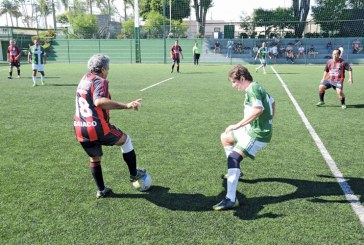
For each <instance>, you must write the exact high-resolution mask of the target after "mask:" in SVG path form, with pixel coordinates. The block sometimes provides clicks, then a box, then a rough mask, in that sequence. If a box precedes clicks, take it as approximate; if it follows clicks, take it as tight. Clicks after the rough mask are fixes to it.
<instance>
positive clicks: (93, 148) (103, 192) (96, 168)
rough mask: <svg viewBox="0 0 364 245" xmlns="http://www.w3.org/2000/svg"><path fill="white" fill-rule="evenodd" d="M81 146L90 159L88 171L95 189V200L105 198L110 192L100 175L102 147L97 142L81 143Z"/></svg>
mask: <svg viewBox="0 0 364 245" xmlns="http://www.w3.org/2000/svg"><path fill="white" fill-rule="evenodd" d="M81 146H82V148H83V149H84V150H85V152H86V153H87V155H88V156H89V157H90V171H91V175H92V178H93V179H94V181H95V184H96V187H97V192H96V198H101V197H105V196H107V195H108V194H109V193H111V192H112V190H111V189H110V188H109V187H108V186H106V185H105V183H104V178H103V175H102V167H101V157H102V154H103V153H102V147H101V145H100V144H98V143H97V142H81Z"/></svg>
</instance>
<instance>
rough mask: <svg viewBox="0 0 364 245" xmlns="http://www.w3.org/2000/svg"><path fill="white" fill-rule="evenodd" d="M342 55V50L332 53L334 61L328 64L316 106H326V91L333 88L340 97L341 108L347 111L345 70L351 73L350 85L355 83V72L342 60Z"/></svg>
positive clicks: (329, 61)
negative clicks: (344, 90) (344, 91)
mask: <svg viewBox="0 0 364 245" xmlns="http://www.w3.org/2000/svg"><path fill="white" fill-rule="evenodd" d="M340 55H341V52H340V50H339V49H334V51H332V59H330V60H328V61H327V63H326V66H325V71H324V75H323V77H322V80H321V83H320V86H319V97H320V101H319V102H318V103H317V104H316V106H322V105H324V104H325V102H324V96H325V90H326V89H328V88H333V89H335V90H336V92H337V95H338V96H339V99H340V102H341V108H342V109H346V104H345V95H344V93H343V89H344V80H345V70H347V71H349V80H348V81H349V83H350V84H352V83H353V70H352V68H351V66H350V64H349V63H348V62H347V61H345V60H343V59H342V58H340Z"/></svg>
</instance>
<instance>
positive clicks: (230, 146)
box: [224, 145, 234, 158]
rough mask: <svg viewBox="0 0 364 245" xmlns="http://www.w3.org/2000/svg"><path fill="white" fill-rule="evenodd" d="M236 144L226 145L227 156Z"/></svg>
mask: <svg viewBox="0 0 364 245" xmlns="http://www.w3.org/2000/svg"><path fill="white" fill-rule="evenodd" d="M233 149H234V146H232V145H229V146H224V150H225V154H226V158H228V156H229V155H230V153H231V152H232V151H233Z"/></svg>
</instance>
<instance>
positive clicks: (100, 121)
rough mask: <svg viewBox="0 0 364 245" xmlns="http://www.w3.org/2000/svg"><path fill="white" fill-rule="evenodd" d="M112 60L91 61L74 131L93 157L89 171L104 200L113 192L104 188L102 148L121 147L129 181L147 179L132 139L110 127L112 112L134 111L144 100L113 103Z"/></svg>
mask: <svg viewBox="0 0 364 245" xmlns="http://www.w3.org/2000/svg"><path fill="white" fill-rule="evenodd" d="M109 63H110V59H109V57H108V56H106V55H102V54H97V55H94V56H92V57H91V58H90V60H89V61H88V69H89V71H90V72H89V73H87V74H85V75H84V76H83V77H82V79H81V81H80V83H79V84H78V87H77V92H76V113H75V116H74V129H75V134H76V137H77V140H78V141H79V142H80V143H81V145H82V147H83V149H84V150H85V151H86V153H87V154H88V156H89V157H90V168H91V173H92V176H93V178H94V180H95V182H96V185H97V188H98V191H97V193H96V197H97V198H100V197H104V196H106V195H107V194H109V193H110V192H111V189H110V188H109V187H107V186H105V185H104V180H103V176H102V169H101V156H102V155H103V152H102V146H103V145H106V146H113V145H117V146H121V151H122V153H123V159H124V161H125V162H126V164H127V165H128V168H129V172H130V180H131V181H135V180H137V179H139V178H141V177H143V176H144V174H145V170H142V169H137V164H136V155H135V151H134V148H133V145H132V142H131V138H130V136H128V135H126V134H125V133H124V132H123V131H121V130H120V129H118V128H117V127H115V126H114V125H112V124H110V116H109V110H117V109H134V110H138V109H139V108H140V106H141V99H137V100H134V101H132V102H129V103H127V104H124V103H120V102H117V101H114V100H111V96H110V93H109V82H108V80H107V76H108V74H109Z"/></svg>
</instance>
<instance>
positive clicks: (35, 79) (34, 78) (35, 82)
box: [33, 76, 37, 84]
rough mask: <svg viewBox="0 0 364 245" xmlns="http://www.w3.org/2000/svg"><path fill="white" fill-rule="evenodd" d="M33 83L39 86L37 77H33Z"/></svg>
mask: <svg viewBox="0 0 364 245" xmlns="http://www.w3.org/2000/svg"><path fill="white" fill-rule="evenodd" d="M33 83H34V84H37V76H33Z"/></svg>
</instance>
